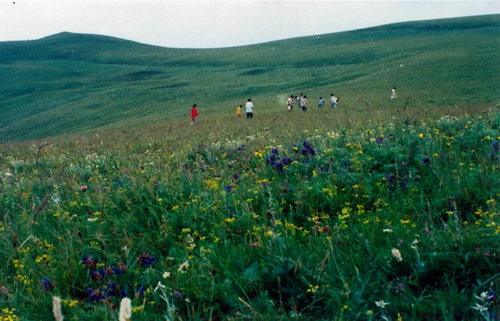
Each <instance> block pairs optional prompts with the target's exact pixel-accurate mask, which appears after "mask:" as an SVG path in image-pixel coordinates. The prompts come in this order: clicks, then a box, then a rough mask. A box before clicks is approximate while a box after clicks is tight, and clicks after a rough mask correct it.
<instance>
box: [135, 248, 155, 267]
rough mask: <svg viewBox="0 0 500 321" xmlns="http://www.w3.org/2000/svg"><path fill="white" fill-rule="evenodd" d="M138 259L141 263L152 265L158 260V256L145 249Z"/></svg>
mask: <svg viewBox="0 0 500 321" xmlns="http://www.w3.org/2000/svg"><path fill="white" fill-rule="evenodd" d="M137 261H138V262H139V265H144V266H150V265H152V264H153V262H156V257H154V256H151V254H149V253H148V252H146V251H144V252H142V254H141V255H140V256H139V257H138V258H137Z"/></svg>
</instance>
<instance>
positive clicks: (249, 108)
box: [191, 87, 396, 125]
mask: <svg viewBox="0 0 500 321" xmlns="http://www.w3.org/2000/svg"><path fill="white" fill-rule="evenodd" d="M395 98H396V87H393V88H392V89H391V100H393V99H395ZM339 100H340V98H339V97H338V96H335V94H330V105H331V107H332V108H338V107H339ZM294 102H296V103H297V105H298V106H299V108H300V109H301V110H302V112H307V107H308V106H309V102H308V100H307V96H306V95H304V94H300V95H299V96H294V95H290V97H288V99H287V101H286V108H287V111H292V110H293V105H294ZM317 106H318V107H323V106H326V101H325V100H324V99H323V97H319V100H318V103H317ZM253 108H254V105H253V103H252V99H251V98H248V100H247V102H246V104H245V111H246V116H247V119H252V118H253ZM242 110H243V105H239V106H238V107H237V108H236V115H238V117H241V113H242ZM197 118H198V105H196V104H194V105H193V107H192V108H191V125H196V120H197Z"/></svg>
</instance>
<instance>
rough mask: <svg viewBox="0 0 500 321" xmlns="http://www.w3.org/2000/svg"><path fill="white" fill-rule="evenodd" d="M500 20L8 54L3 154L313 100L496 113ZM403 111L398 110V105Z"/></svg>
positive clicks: (11, 50) (60, 43) (67, 46)
mask: <svg viewBox="0 0 500 321" xmlns="http://www.w3.org/2000/svg"><path fill="white" fill-rule="evenodd" d="M499 62H500V15H487V16H478V17H467V18H455V19H446V20H432V21H420V22H408V23H398V24H391V25H386V26H380V27H375V28H368V29H362V30H356V31H350V32H342V33H335V34H326V35H319V36H312V37H301V38H294V39H288V40H282V41H275V42H269V43H264V44H258V45H251V46H241V47H233V48H223V49H172V48H161V47H155V46H149V45H143V44H139V43H135V42H131V41H126V40H122V39H116V38H110V37H105V36H97V35H84V34H72V33H60V34H57V35H53V36H50V37H46V38H43V39H40V40H35V41H23V42H3V43H0V81H1V84H2V85H1V86H0V142H9V141H22V140H30V139H36V138H42V137H47V136H56V135H59V134H73V133H85V132H87V131H96V130H105V129H112V128H125V127H130V126H143V125H148V124H152V123H156V122H158V121H175V120H177V119H180V117H187V114H188V112H189V108H190V106H191V105H192V104H193V103H197V104H198V105H200V108H201V110H202V111H203V113H205V114H222V115H224V114H228V115H232V114H233V113H234V107H235V106H236V104H239V103H243V102H244V101H245V100H246V98H248V97H252V98H253V100H254V101H255V102H256V106H258V107H259V109H261V110H269V111H270V110H272V109H276V110H281V108H283V105H284V100H285V99H286V97H287V96H288V95H290V94H299V93H301V92H303V93H305V94H307V95H308V96H309V97H310V102H311V104H312V105H313V104H314V103H315V101H316V99H317V98H318V97H319V96H328V95H329V94H330V93H331V92H334V93H335V94H337V95H339V96H340V97H341V102H342V107H343V108H349V109H350V110H354V111H355V110H359V111H363V110H365V109H366V108H367V107H369V108H370V109H377V110H383V109H386V108H388V107H390V106H391V104H392V103H390V102H389V91H390V88H392V87H393V86H396V87H397V88H398V94H399V98H398V99H399V100H398V102H396V103H395V104H398V106H403V105H404V106H405V107H406V106H410V107H414V108H442V107H447V106H455V105H458V106H461V107H471V106H476V107H491V106H495V105H496V104H498V103H499V102H500V64H499ZM392 106H393V105H392Z"/></svg>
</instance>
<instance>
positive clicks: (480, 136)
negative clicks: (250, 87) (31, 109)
mask: <svg viewBox="0 0 500 321" xmlns="http://www.w3.org/2000/svg"><path fill="white" fill-rule="evenodd" d="M279 117H280V118H278V119H277V118H276V117H274V116H273V117H271V116H266V117H264V116H261V117H260V118H259V114H257V115H256V117H255V119H252V120H244V119H238V120H232V121H226V122H224V123H223V122H220V123H216V122H215V121H214V123H212V124H209V123H208V122H207V121H206V120H205V122H204V120H203V118H201V119H200V123H199V124H198V125H196V126H185V125H188V123H186V124H183V125H182V126H178V127H175V128H172V127H166V126H165V127H161V126H159V127H157V128H150V131H149V132H147V133H144V132H133V131H130V132H123V133H120V132H109V133H99V134H89V135H87V136H83V135H82V136H78V137H66V138H54V139H47V140H45V141H36V142H30V143H13V144H9V145H5V146H2V150H1V155H0V243H1V247H0V259H1V261H2V262H3V264H2V265H1V267H0V282H1V284H0V307H1V312H0V320H2V321H7V320H12V321H18V320H19V321H20V320H26V321H28V320H62V319H63V318H64V320H143V321H145V320H151V321H153V320H169V321H173V320H190V321H195V320H398V321H401V320H496V319H498V318H499V315H500V308H499V305H498V300H497V293H499V291H500V287H499V283H500V251H499V246H498V244H499V241H500V205H499V204H500V131H499V130H500V114H499V112H498V108H496V109H489V110H486V111H484V112H483V113H476V114H468V113H458V112H457V113H456V114H455V113H444V114H441V115H439V116H430V115H429V116H427V115H424V114H423V113H421V114H418V115H412V117H406V116H405V117H402V116H401V115H399V116H393V117H387V118H386V119H385V120H373V121H358V122H357V121H356V120H353V119H348V120H346V121H344V122H338V123H333V122H326V121H321V119H320V120H318V119H317V118H318V114H314V113H310V114H308V115H307V116H306V115H299V113H298V112H295V113H287V114H284V115H281V116H279ZM314 119H316V120H314Z"/></svg>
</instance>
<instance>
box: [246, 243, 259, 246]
mask: <svg viewBox="0 0 500 321" xmlns="http://www.w3.org/2000/svg"><path fill="white" fill-rule="evenodd" d="M248 245H250V246H259V243H258V242H255V243H249V244H248Z"/></svg>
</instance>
